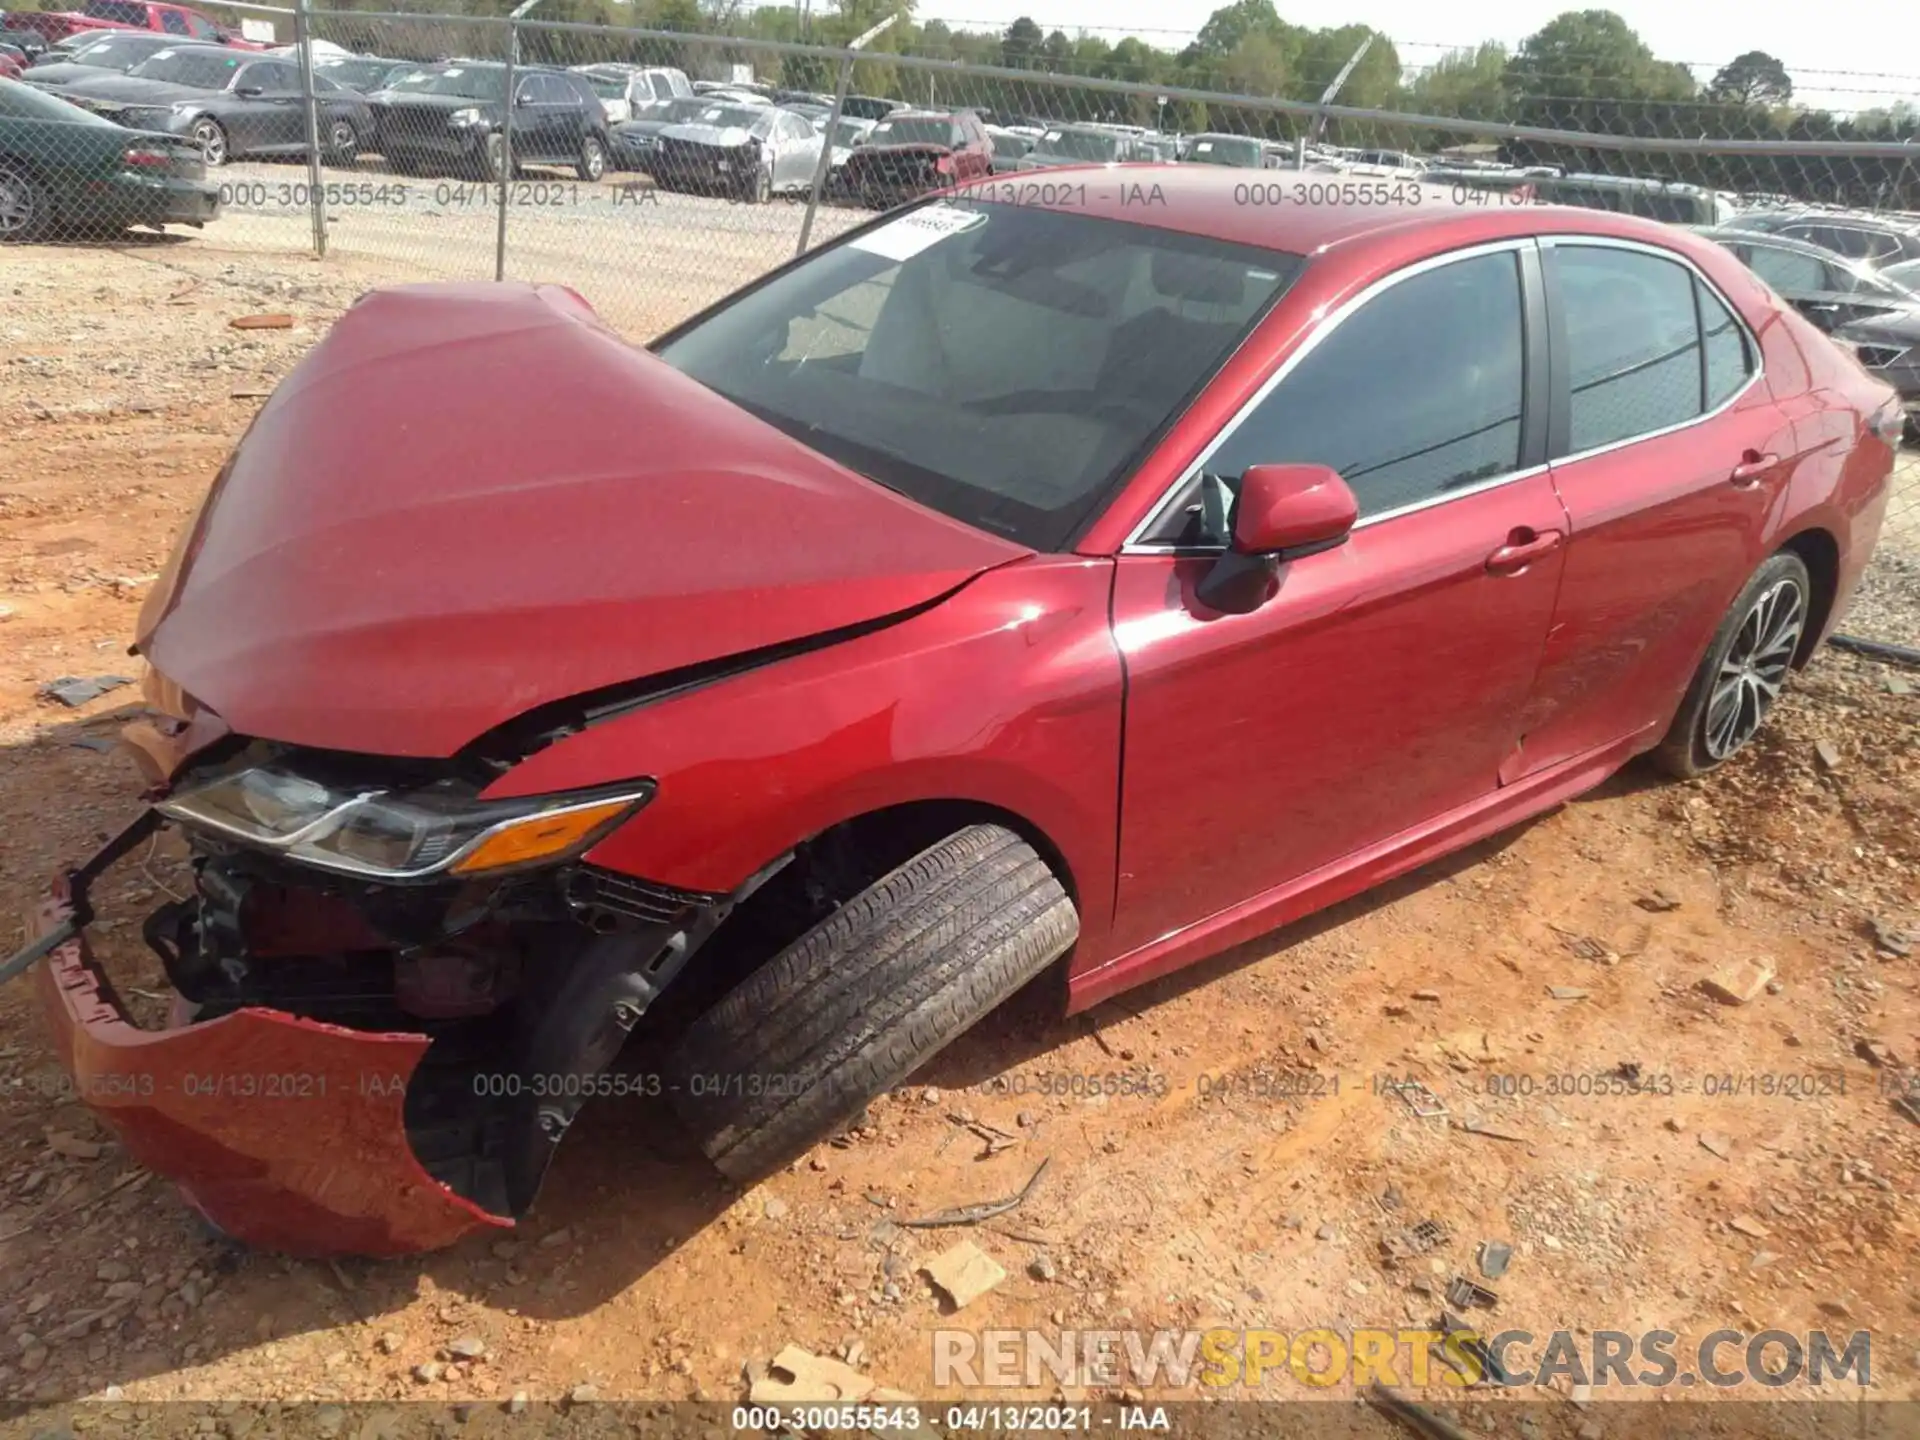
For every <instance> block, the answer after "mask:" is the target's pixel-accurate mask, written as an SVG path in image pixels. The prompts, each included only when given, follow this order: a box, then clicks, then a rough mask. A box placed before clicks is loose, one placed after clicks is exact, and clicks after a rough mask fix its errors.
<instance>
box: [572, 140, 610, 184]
mask: <svg viewBox="0 0 1920 1440" xmlns="http://www.w3.org/2000/svg"><path fill="white" fill-rule="evenodd" d="M574 173H575V174H577V175H578V176H579V177H580V178H581V179H582V180H585V181H587V182H588V183H592V182H593V181H595V180H598V179H599V178H600V177H601V176H602V175H604V174H606V173H607V147H606V146H605V145H603V144H601V142H600V137H599V136H598V135H589V136H587V137H586V138H585V139H583V140H582V141H581V142H580V159H579V160H578V162H576V164H575V166H574Z"/></svg>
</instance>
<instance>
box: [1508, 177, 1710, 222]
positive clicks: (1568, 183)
mask: <svg viewBox="0 0 1920 1440" xmlns="http://www.w3.org/2000/svg"><path fill="white" fill-rule="evenodd" d="M1529 183H1531V185H1532V186H1533V193H1534V197H1535V198H1536V199H1537V200H1538V201H1539V202H1540V203H1541V204H1543V205H1577V206H1579V207H1580V208H1581V209H1583V210H1612V211H1615V212H1617V213H1619V214H1622V215H1638V216H1640V217H1642V218H1643V219H1647V220H1664V221H1666V222H1668V223H1669V224H1673V225H1722V224H1725V223H1727V222H1728V221H1729V220H1731V219H1732V218H1733V216H1734V213H1735V212H1734V208H1733V206H1731V205H1730V204H1728V202H1727V201H1726V200H1725V199H1724V198H1723V197H1721V196H1720V195H1718V194H1716V193H1715V192H1713V191H1711V190H1706V189H1703V188H1701V187H1700V186H1698V185H1683V184H1681V183H1680V182H1679V181H1675V180H1641V179H1633V178H1628V177H1624V176H1619V175H1581V174H1571V175H1557V176H1538V177H1535V178H1534V179H1532V180H1531V181H1530V182H1529Z"/></svg>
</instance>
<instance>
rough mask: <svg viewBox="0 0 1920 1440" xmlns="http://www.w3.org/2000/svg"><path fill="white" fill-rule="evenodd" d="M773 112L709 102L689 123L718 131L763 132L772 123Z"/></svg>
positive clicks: (748, 106)
mask: <svg viewBox="0 0 1920 1440" xmlns="http://www.w3.org/2000/svg"><path fill="white" fill-rule="evenodd" d="M772 114H773V112H772V111H771V110H768V109H762V108H758V107H755V106H750V105H715V104H713V103H712V102H711V101H709V102H708V103H707V104H706V105H705V106H704V107H703V108H702V109H701V111H700V114H699V115H698V117H696V118H695V119H693V120H691V121H689V122H687V123H689V124H694V125H711V126H713V127H714V128H715V129H716V130H752V131H755V132H756V133H759V132H761V131H762V130H763V129H764V127H766V126H768V125H770V124H771V123H772Z"/></svg>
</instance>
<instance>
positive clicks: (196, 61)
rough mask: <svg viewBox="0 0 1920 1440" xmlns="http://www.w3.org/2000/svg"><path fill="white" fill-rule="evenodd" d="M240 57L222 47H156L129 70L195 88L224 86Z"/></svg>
mask: <svg viewBox="0 0 1920 1440" xmlns="http://www.w3.org/2000/svg"><path fill="white" fill-rule="evenodd" d="M239 68H240V61H239V60H237V59H235V58H234V57H233V56H231V55H229V54H227V53H226V52H225V51H222V50H156V51H155V52H154V53H153V54H151V55H149V56H148V57H147V58H146V59H145V60H142V61H141V62H140V63H139V64H138V65H136V66H134V67H133V68H132V69H131V70H129V71H128V72H127V74H129V75H131V76H133V77H134V78H135V79H137V80H164V81H166V82H167V83H168V84H169V85H190V86H192V87H193V88H194V89H196V90H224V89H226V88H227V82H228V81H229V80H231V79H232V78H233V72H234V71H236V70H238V69H239Z"/></svg>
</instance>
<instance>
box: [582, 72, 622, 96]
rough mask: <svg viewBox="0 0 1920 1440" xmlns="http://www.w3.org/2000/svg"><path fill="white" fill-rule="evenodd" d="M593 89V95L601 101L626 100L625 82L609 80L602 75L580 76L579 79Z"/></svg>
mask: <svg viewBox="0 0 1920 1440" xmlns="http://www.w3.org/2000/svg"><path fill="white" fill-rule="evenodd" d="M580 78H581V79H582V80H584V81H586V82H587V84H589V85H591V86H592V87H593V93H594V94H596V95H598V96H599V97H600V98H601V99H602V100H624V99H626V98H627V82H626V81H625V80H624V79H621V80H609V79H608V78H607V77H606V76H604V75H582V76H581V77H580Z"/></svg>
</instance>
